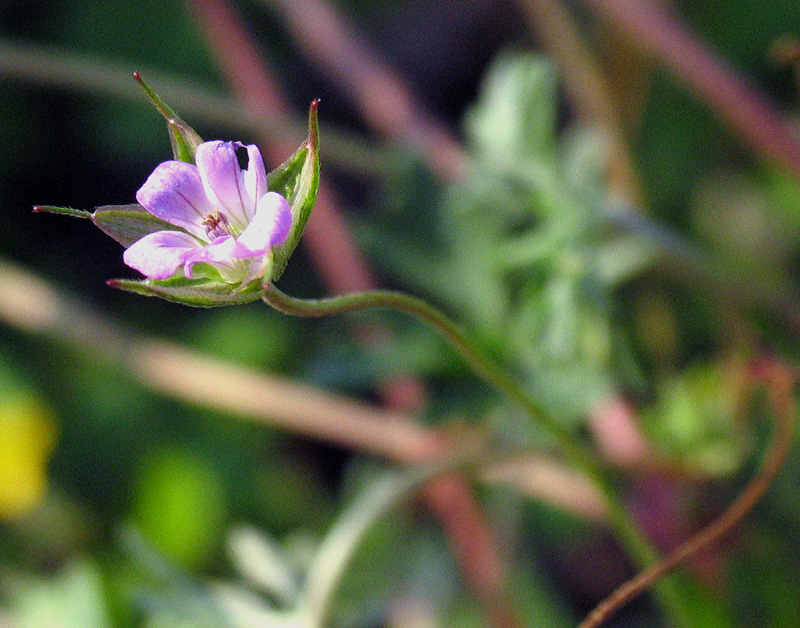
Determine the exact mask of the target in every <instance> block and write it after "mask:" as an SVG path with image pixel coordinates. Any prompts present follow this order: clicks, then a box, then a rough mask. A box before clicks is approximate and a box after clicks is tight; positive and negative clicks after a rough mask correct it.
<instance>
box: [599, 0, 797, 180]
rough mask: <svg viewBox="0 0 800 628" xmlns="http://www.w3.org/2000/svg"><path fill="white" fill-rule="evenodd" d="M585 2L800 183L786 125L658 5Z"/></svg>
mask: <svg viewBox="0 0 800 628" xmlns="http://www.w3.org/2000/svg"><path fill="white" fill-rule="evenodd" d="M584 2H585V3H586V4H588V5H590V6H592V7H593V8H594V9H595V10H596V11H597V12H598V13H599V14H600V15H601V17H602V18H604V19H606V20H608V22H609V23H610V24H611V25H612V26H614V27H616V28H617V29H618V30H619V31H621V32H622V34H623V35H626V36H627V37H628V38H630V40H631V41H632V43H633V45H635V46H638V47H639V48H640V49H641V50H642V51H643V52H646V53H648V54H650V55H652V56H653V57H655V58H656V59H657V60H658V61H660V62H661V63H662V64H663V65H664V66H666V67H667V69H669V70H670V72H672V74H674V75H675V76H676V77H678V78H679V79H681V80H682V81H683V82H684V83H685V84H686V85H687V86H688V87H689V88H690V89H691V90H692V91H693V92H694V93H696V94H697V95H698V96H699V97H700V98H702V99H703V100H705V102H706V103H707V104H708V105H709V107H710V108H711V109H713V110H714V111H715V112H716V113H717V114H718V115H719V116H720V117H721V118H722V119H724V120H725V121H726V122H727V124H728V126H729V127H730V128H731V129H732V130H733V131H734V132H735V133H737V134H738V135H739V136H740V137H741V139H742V140H743V141H744V142H745V143H746V144H748V145H749V146H750V147H751V148H752V149H753V150H754V151H755V152H756V153H758V154H759V155H761V156H762V157H764V158H765V159H767V160H769V161H772V162H774V163H775V164H776V165H779V166H781V167H782V168H784V169H786V170H787V171H788V172H790V173H791V174H792V175H793V176H794V178H795V179H797V180H798V181H800V143H799V142H798V138H797V134H796V132H795V130H794V128H793V127H792V126H791V125H790V124H789V122H788V120H787V119H786V118H785V117H784V116H783V115H782V114H781V113H779V112H778V111H776V110H775V108H774V107H773V106H772V105H771V104H770V103H769V102H768V101H767V100H766V98H765V97H764V96H762V95H761V94H760V93H759V92H758V91H757V90H756V89H755V88H753V87H752V86H751V85H750V84H749V83H747V81H745V80H744V79H743V78H742V77H741V76H739V75H737V74H736V72H734V70H733V69H732V68H731V67H730V66H729V65H728V64H727V63H725V62H724V61H723V60H722V59H720V58H718V57H717V56H715V55H714V54H713V53H712V52H711V51H710V50H709V49H708V48H707V47H706V46H704V45H703V44H702V43H700V41H699V40H698V39H697V38H696V37H695V36H694V35H692V34H691V33H690V32H689V31H688V30H687V29H686V28H685V27H684V26H682V25H681V24H680V22H679V21H678V20H677V19H676V18H675V17H673V16H672V15H670V13H668V12H667V11H666V10H665V9H663V8H662V7H660V6H659V3H657V2H652V1H647V0H584ZM764 10H769V9H768V8H767V7H766V6H765V9H764Z"/></svg>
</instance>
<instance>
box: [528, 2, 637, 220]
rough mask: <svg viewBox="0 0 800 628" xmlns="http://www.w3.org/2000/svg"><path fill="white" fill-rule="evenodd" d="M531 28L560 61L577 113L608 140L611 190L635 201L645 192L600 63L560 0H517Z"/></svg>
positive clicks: (553, 56) (559, 64)
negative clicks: (600, 131)
mask: <svg viewBox="0 0 800 628" xmlns="http://www.w3.org/2000/svg"><path fill="white" fill-rule="evenodd" d="M517 4H519V6H520V8H521V9H522V11H523V13H524V14H525V16H526V17H527V19H528V24H529V25H530V28H531V30H532V31H533V32H534V33H535V34H536V36H537V38H538V40H539V42H540V43H541V44H542V45H543V46H544V47H545V48H546V49H547V52H548V53H549V54H550V56H551V57H552V58H553V60H554V61H555V62H556V64H557V65H558V69H559V71H560V78H561V79H562V81H563V84H564V88H565V90H566V92H567V95H568V96H569V99H570V102H571V103H572V105H573V106H574V108H575V110H576V112H577V114H578V117H579V118H581V119H582V120H583V122H584V123H587V124H589V125H591V126H593V127H595V128H597V129H600V130H602V131H603V133H604V134H605V136H606V139H607V141H608V143H609V149H610V156H609V165H608V178H609V191H610V192H611V194H612V195H614V196H618V197H621V198H624V199H626V200H627V202H629V203H631V204H633V205H641V204H642V202H643V193H642V188H641V184H640V182H639V177H638V175H637V173H636V168H635V165H634V159H633V156H632V155H631V151H630V146H629V143H628V138H627V137H626V136H625V133H624V131H623V125H622V122H621V120H620V115H619V111H618V110H617V107H616V104H615V102H614V99H613V97H612V95H611V90H610V88H609V85H608V82H607V81H606V78H605V76H604V74H603V70H602V68H601V67H600V65H599V64H598V63H597V62H596V61H595V59H594V57H593V55H592V52H591V50H590V49H589V46H588V45H587V44H586V42H585V41H584V38H583V36H582V35H581V33H580V31H579V30H578V28H577V26H576V25H575V21H574V20H573V19H572V16H571V15H570V14H569V11H568V10H567V9H566V7H565V6H564V5H563V3H562V2H561V1H560V0H517Z"/></svg>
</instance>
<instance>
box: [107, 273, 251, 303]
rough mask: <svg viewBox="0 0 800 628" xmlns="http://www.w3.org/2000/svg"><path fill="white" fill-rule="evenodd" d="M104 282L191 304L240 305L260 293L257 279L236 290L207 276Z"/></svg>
mask: <svg viewBox="0 0 800 628" xmlns="http://www.w3.org/2000/svg"><path fill="white" fill-rule="evenodd" d="M107 283H108V285H109V286H111V287H112V288H119V289H120V290H125V291H127V292H133V293H135V294H140V295H142V296H146V297H159V298H161V299H165V300H167V301H172V302H173V303H181V304H183V305H189V306H191V307H222V306H225V305H243V304H245V303H252V302H253V301H257V300H258V299H260V298H261V296H262V295H263V294H264V289H263V288H262V287H261V286H260V285H259V284H258V282H257V281H254V282H252V283H251V284H250V285H249V286H247V287H246V288H244V289H243V290H239V289H238V288H237V287H236V286H235V285H232V284H229V283H223V282H209V281H208V279H187V278H186V277H172V278H170V279H164V280H162V281H158V280H155V279H145V280H142V281H136V280H133V279H111V280H109V281H108V282H107Z"/></svg>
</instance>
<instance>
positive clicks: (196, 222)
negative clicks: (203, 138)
mask: <svg viewBox="0 0 800 628" xmlns="http://www.w3.org/2000/svg"><path fill="white" fill-rule="evenodd" d="M136 200H137V201H139V204H140V205H141V206H142V207H144V208H145V209H146V210H147V211H149V212H150V213H151V214H153V216H155V217H156V218H161V219H162V220H166V221H167V222H168V223H170V224H173V225H175V226H176V227H182V228H183V229H186V231H188V232H189V233H191V234H193V235H196V236H197V237H199V238H201V239H203V240H207V239H208V238H207V237H206V235H205V227H204V226H203V220H204V219H205V217H206V216H208V214H209V213H211V212H212V211H213V209H214V207H213V205H211V203H210V202H209V200H208V197H207V196H206V193H205V190H204V189H203V182H202V181H201V179H200V173H199V172H198V170H197V167H196V166H193V165H192V164H187V163H184V162H182V161H165V162H163V163H160V164H158V166H157V167H156V169H155V170H153V173H152V174H151V175H150V176H149V177H148V179H147V181H145V182H144V185H143V186H142V187H141V188H139V191H138V192H137V193H136Z"/></svg>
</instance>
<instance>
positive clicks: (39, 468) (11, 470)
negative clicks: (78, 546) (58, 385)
mask: <svg viewBox="0 0 800 628" xmlns="http://www.w3.org/2000/svg"><path fill="white" fill-rule="evenodd" d="M55 442H56V424H55V420H54V419H53V416H52V413H51V411H50V410H49V409H48V408H47V407H46V406H45V405H44V404H43V403H41V402H40V401H39V400H37V399H35V398H33V397H31V396H29V395H12V396H9V397H6V398H5V399H3V398H0V519H14V518H17V517H20V516H22V515H24V514H25V513H27V512H29V511H30V510H32V509H33V508H35V507H36V506H37V505H38V504H39V503H41V501H42V499H43V498H44V495H45V492H46V489H47V463H48V461H49V459H50V454H51V453H52V451H53V448H54V446H55Z"/></svg>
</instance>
